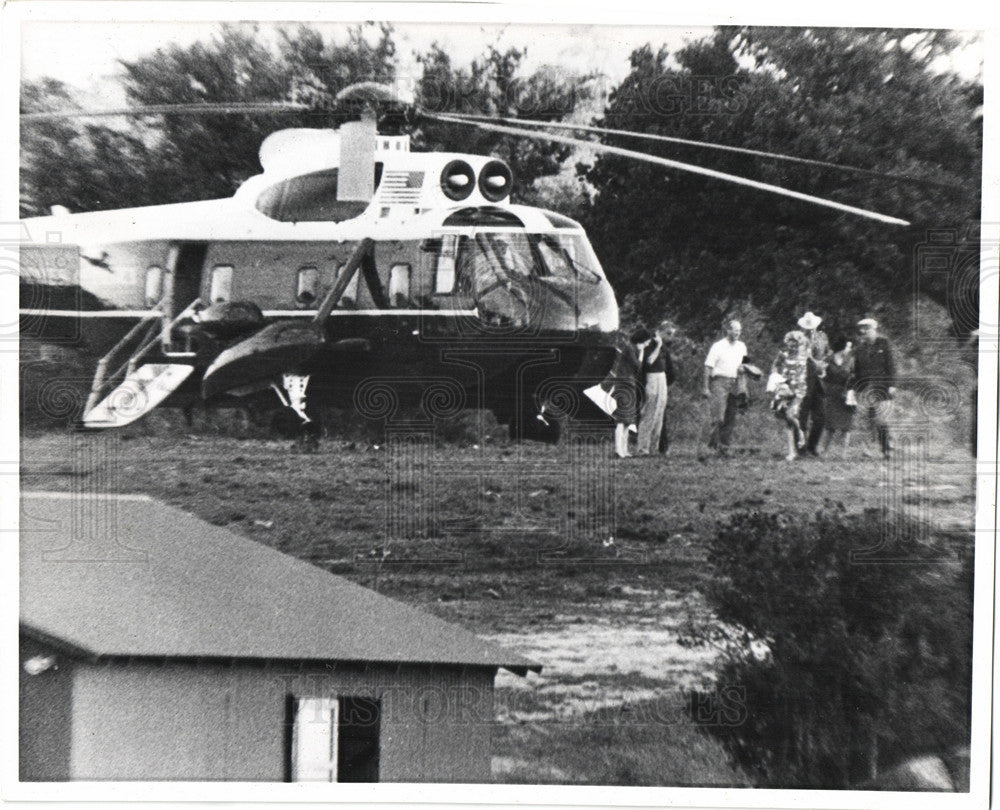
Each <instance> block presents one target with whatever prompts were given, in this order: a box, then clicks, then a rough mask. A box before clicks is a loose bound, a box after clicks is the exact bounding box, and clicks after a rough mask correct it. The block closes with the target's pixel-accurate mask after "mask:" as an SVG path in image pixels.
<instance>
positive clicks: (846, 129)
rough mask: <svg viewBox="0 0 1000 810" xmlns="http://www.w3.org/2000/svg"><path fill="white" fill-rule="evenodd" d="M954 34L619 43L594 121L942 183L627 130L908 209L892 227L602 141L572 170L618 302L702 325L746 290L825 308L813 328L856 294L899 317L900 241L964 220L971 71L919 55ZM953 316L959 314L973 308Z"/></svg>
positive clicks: (744, 36)
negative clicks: (659, 162) (620, 53)
mask: <svg viewBox="0 0 1000 810" xmlns="http://www.w3.org/2000/svg"><path fill="white" fill-rule="evenodd" d="M953 45H954V42H953V41H952V40H951V39H950V38H949V36H948V35H946V34H945V33H943V32H929V33H928V32H925V33H913V32H908V31H890V30H881V31H880V30H865V31H860V30H845V29H817V30H810V29H784V28H783V29H755V28H742V29H731V28H720V29H717V30H716V33H715V35H714V36H713V37H712V38H710V39H707V40H704V41H700V42H696V43H693V44H690V45H688V46H687V47H685V48H684V49H682V50H680V51H679V52H677V53H676V54H673V57H674V59H675V60H676V63H674V62H673V61H671V60H670V54H668V53H667V51H666V50H665V49H660V50H658V51H657V50H654V49H652V48H650V47H648V46H647V47H645V48H642V49H640V50H637V51H636V52H635V53H633V55H632V60H631V65H632V70H631V72H630V74H629V75H628V76H627V77H626V78H625V80H624V81H623V82H622V83H621V84H620V85H619V86H618V87H617V88H615V90H614V91H613V92H612V93H611V96H610V99H609V103H608V105H607V107H606V109H605V112H604V115H603V118H602V119H601V123H602V124H604V125H606V126H609V127H614V128H618V129H627V130H633V131H641V132H649V133H656V134H662V135H671V136H677V137H682V138H689V139H695V140H699V141H705V142H711V143H719V144H730V145H734V146H741V147H748V148H752V149H760V150H765V151H770V152H781V153H786V154H792V155H796V156H799V157H804V158H814V159H819V160H824V161H830V162H836V163H842V164H849V165H853V166H858V167H862V168H865V169H869V170H872V171H876V172H883V173H893V174H901V175H906V176H908V177H911V178H914V179H916V180H932V181H936V182H939V183H948V184H953V185H955V186H957V188H944V187H940V186H928V185H921V184H917V183H907V182H899V181H892V180H888V179H885V178H881V177H874V176H865V175H858V174H849V173H844V172H840V171H836V170H832V169H827V168H816V167H811V166H801V165H796V164H788V163H778V162H775V161H770V160H766V159H762V158H753V157H747V156H744V155H731V154H724V153H719V152H709V151H705V150H696V149H692V148H691V147H686V146H665V145H660V144H647V145H644V146H643V148H644V149H647V150H648V151H650V152H653V153H656V154H661V155H663V156H666V157H674V158H675V159H679V160H684V161H688V162H693V163H697V164H700V165H704V166H708V167H710V168H714V169H718V170H721V171H726V172H730V173H732V174H737V175H742V176H745V177H751V178H753V179H757V180H761V181H764V182H768V183H773V184H776V185H783V186H786V187H791V188H793V189H795V190H799V191H803V192H807V193H810V194H813V195H816V196H820V197H824V198H828V199H832V200H836V201H838V202H844V203H848V204H851V205H855V206H859V207H862V208H868V209H871V210H875V211H879V212H881V213H887V214H891V215H895V216H899V217H902V218H904V219H907V220H910V221H911V222H912V223H913V225H912V227H909V228H902V227H898V226H891V225H883V224H880V223H876V222H872V221H869V220H865V219H860V218H858V217H856V216H852V215H849V214H841V213H838V212H836V211H832V210H830V209H825V208H819V207H816V206H813V205H810V204H807V203H803V202H798V201H795V200H789V199H786V198H782V197H778V196H774V195H770V194H767V193H762V192H759V191H756V190H753V189H748V188H741V187H738V186H734V185H730V184H728V183H723V182H720V181H717V180H713V179H709V178H704V177H700V176H697V175H692V174H685V173H680V172H673V171H669V170H665V169H661V168H659V167H656V166H651V165H648V164H642V163H637V162H634V161H630V160H627V159H624V158H621V157H617V156H602V157H600V158H599V159H598V160H597V161H596V162H595V163H594V165H593V166H591V167H584V168H583V169H582V170H581V171H582V175H583V177H584V178H585V179H586V181H587V182H588V183H589V184H591V185H592V186H593V189H594V193H593V198H592V202H591V204H590V205H589V207H588V208H587V210H586V211H585V212H584V220H585V223H586V225H587V228H588V230H589V232H590V234H591V238H592V240H593V241H594V243H595V246H596V248H597V250H598V253H599V255H600V256H601V258H602V260H603V261H604V263H605V265H606V269H607V271H608V274H609V277H610V278H611V279H612V281H613V283H614V284H615V287H616V289H617V290H618V292H619V297H620V298H621V299H623V300H624V302H625V310H626V313H627V314H628V315H634V316H636V317H638V318H641V319H646V320H654V319H656V318H657V317H659V316H660V315H661V314H662V313H664V312H669V313H672V314H673V315H675V316H676V317H677V318H679V319H680V320H681V321H682V322H685V323H688V324H690V325H691V326H693V327H695V328H696V330H697V331H700V332H701V333H702V334H704V333H707V332H710V331H713V330H715V329H717V328H718V324H719V321H720V320H721V317H722V316H723V314H725V313H728V312H731V311H734V310H736V311H739V310H740V309H742V308H745V307H746V306H747V305H748V304H752V305H753V306H754V307H756V308H757V309H758V310H762V311H764V312H765V313H766V314H767V315H769V316H770V317H772V318H774V319H776V320H780V322H781V323H783V324H785V323H791V322H792V321H793V320H794V319H793V318H792V315H794V314H796V313H797V314H801V312H802V311H804V310H806V309H812V310H814V311H818V312H820V313H821V314H823V315H825V316H826V319H827V325H828V327H829V326H833V327H835V326H837V324H838V321H839V322H842V323H844V322H846V323H853V320H852V319H855V318H856V317H857V316H858V315H859V313H864V312H872V311H874V312H875V313H876V314H877V315H884V316H885V317H883V318H882V319H883V321H887V322H891V321H893V320H898V319H895V318H894V317H893V314H894V312H895V311H898V309H899V307H900V305H905V307H906V308H909V307H910V306H911V304H912V295H913V292H912V291H913V289H914V280H915V279H914V272H915V251H916V250H917V248H918V246H920V245H921V244H923V243H924V242H926V240H927V238H928V230H929V229H932V228H959V229H960V228H962V226H963V225H966V224H967V223H970V222H978V221H979V185H980V183H979V177H980V167H981V154H982V130H981V123H982V118H981V104H982V87H981V86H980V85H977V84H973V83H970V82H968V81H964V80H961V79H959V78H958V77H956V76H954V75H952V74H950V73H940V72H934V71H933V70H932V69H931V68H932V66H933V64H934V60H935V59H937V58H938V57H940V56H941V55H942V54H943V53H946V52H947V51H948V49H949V48H951V47H953ZM609 140H610V141H611V142H613V143H616V144H617V145H621V146H624V147H627V148H633V149H634V148H636V142H635V141H632V140H629V139H624V138H622V139H609ZM973 238H974V239H975V235H974V234H973ZM921 281H922V285H921V290H922V292H925V293H928V294H931V295H933V296H934V297H936V299H937V300H938V301H939V302H943V301H944V300H945V298H946V297H947V294H948V292H949V290H948V281H947V279H946V277H944V276H942V275H941V274H936V275H935V276H934V277H933V278H932V277H931V276H930V275H928V276H926V277H924V278H922V279H921ZM950 282H951V285H952V287H951V292H952V294H954V287H955V285H954V282H955V278H954V276H952V278H951V279H950ZM972 287H973V289H972V290H971V291H970V292H969V294H970V295H973V296H974V295H975V289H974V288H975V284H973V285H972ZM977 301H978V299H976V300H975V301H973V302H972V304H971V309H970V311H971V312H975V311H977V306H976V302H977ZM969 320H970V319H969V318H968V317H966V318H965V323H963V324H962V327H964V329H965V331H969V330H971V329H972V328H974V327H975V325H976V324H975V322H974V318H973V319H972V321H973V322H972V323H969ZM900 326H902V324H900Z"/></svg>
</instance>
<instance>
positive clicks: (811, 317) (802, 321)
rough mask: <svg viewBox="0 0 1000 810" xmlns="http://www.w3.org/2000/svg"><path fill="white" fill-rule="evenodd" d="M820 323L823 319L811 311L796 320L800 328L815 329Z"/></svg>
mask: <svg viewBox="0 0 1000 810" xmlns="http://www.w3.org/2000/svg"><path fill="white" fill-rule="evenodd" d="M821 323H823V319H822V318H821V317H819V315H815V314H813V313H812V312H807V313H806V314H805V315H803V316H802V317H801V318H799V320H798V324H799V326H800V327H801V328H802V329H815V328H816V327H817V326H819V325H820V324H821Z"/></svg>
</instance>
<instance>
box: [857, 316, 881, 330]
mask: <svg viewBox="0 0 1000 810" xmlns="http://www.w3.org/2000/svg"><path fill="white" fill-rule="evenodd" d="M858 326H870V327H872V328H873V329H878V321H876V320H875V319H874V318H862V319H861V320H860V321H858Z"/></svg>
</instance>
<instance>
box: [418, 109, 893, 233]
mask: <svg viewBox="0 0 1000 810" xmlns="http://www.w3.org/2000/svg"><path fill="white" fill-rule="evenodd" d="M421 114H422V115H423V116H424V117H425V118H429V119H431V120H436V121H442V122H445V123H449V124H461V125H464V126H470V127H476V128H479V129H485V130H487V131H491V132H498V133H500V134H503V135H513V136H514V137H517V138H530V139H533V140H538V141H549V142H555V143H564V144H567V145H569V146H581V147H584V148H586V149H593V150H594V151H596V152H604V153H606V154H610V155H619V156H620V157H627V158H632V159H633V160H642V161H645V162H646V163H652V164H655V165H657V166H665V167H667V168H668V169H677V170H679V171H684V172H691V173H693V174H700V175H704V176H705V177H712V178H714V179H716V180H725V181H726V182H729V183H735V184H737V185H741V186H747V187H749V188H755V189H757V190H758V191H767V192H770V193H772V194H779V195H781V196H783V197H790V198H792V199H793V200H800V201H802V202H807V203H812V204H813V205H821V206H824V207H826V208H833V209H834V210H836V211H843V212H845V213H848V214H855V215H856V216H860V217H865V218H867V219H874V220H876V221H877V222H884V223H887V224H889V225H903V226H907V225H909V224H910V223H909V222H907V221H906V220H905V219H899V218H898V217H892V216H888V215H887V214H880V213H878V212H877V211H869V210H867V209H865V208H858V207H856V206H853V205H846V204H845V203H839V202H834V201H833V200H826V199H823V198H822V197H815V196H813V195H812V194H804V193H802V192H801V191H792V190H791V189H787V188H782V187H781V186H775V185H772V184H770V183H762V182H760V181H759V180H750V179H748V178H746V177H740V176H738V175H735V174H728V173H726V172H720V171H716V170H715V169H707V168H705V167H704V166H696V165H694V164H693V163H683V162H681V161H679V160H671V159H669V158H663V157H658V156H656V155H648V154H646V153H645V152H636V151H634V150H632V149H623V148H621V147H619V146H610V145H608V144H603V143H597V142H595V141H584V140H580V139H579V138H569V137H566V136H564V135H556V134H552V133H545V132H534V131H532V130H528V129H520V128H517V127H508V126H503V125H501V124H492V123H488V122H486V121H479V120H475V121H474V120H469V119H466V118H460V117H456V116H454V115H446V114H440V113H427V112H424V113H421Z"/></svg>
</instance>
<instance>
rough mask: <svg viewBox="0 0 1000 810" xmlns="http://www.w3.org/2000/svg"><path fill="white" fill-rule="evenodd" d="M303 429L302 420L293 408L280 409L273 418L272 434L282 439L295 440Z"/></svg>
mask: <svg viewBox="0 0 1000 810" xmlns="http://www.w3.org/2000/svg"><path fill="white" fill-rule="evenodd" d="M301 428H302V419H301V417H300V416H299V415H298V414H297V413H295V411H293V410H292V409H291V408H279V409H278V410H276V411H275V412H274V415H273V416H272V417H271V432H272V433H274V434H275V435H277V436H280V437H281V438H282V439H294V438H296V437H297V436H298V435H299V432H300V430H301Z"/></svg>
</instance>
